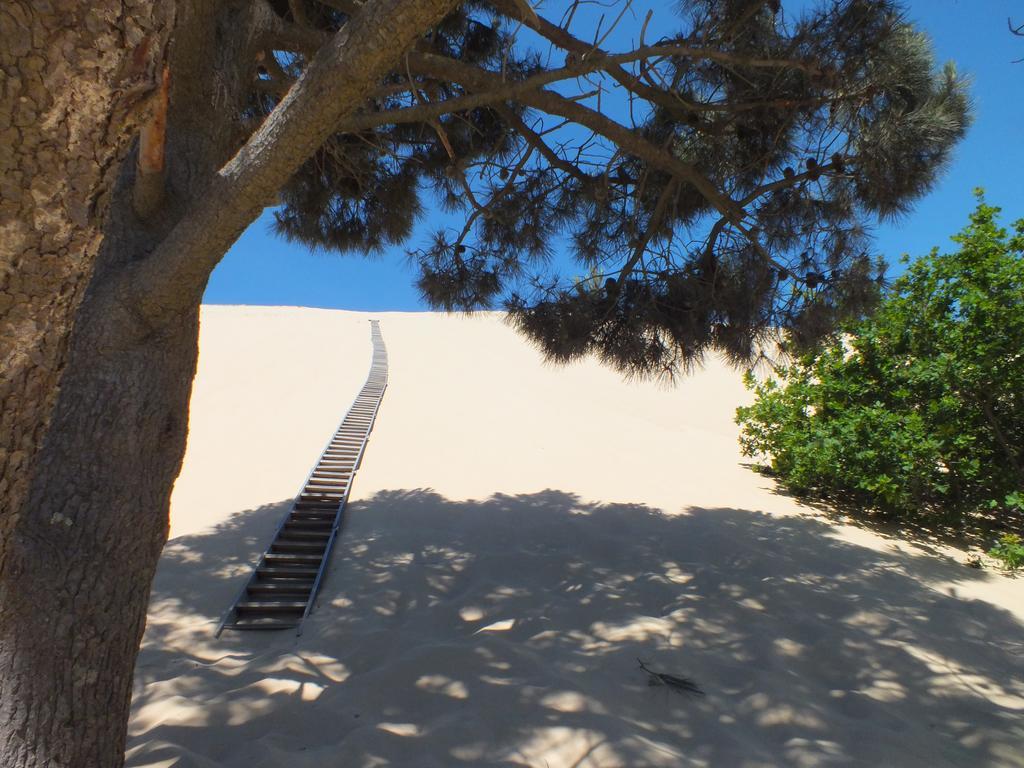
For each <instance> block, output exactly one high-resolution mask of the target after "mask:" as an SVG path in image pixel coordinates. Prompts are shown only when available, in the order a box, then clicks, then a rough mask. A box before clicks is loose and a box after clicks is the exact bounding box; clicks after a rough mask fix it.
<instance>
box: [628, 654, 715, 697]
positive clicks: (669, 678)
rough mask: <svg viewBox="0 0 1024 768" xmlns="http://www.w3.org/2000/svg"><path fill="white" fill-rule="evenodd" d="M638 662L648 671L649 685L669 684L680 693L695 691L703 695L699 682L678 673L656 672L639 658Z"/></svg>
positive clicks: (694, 692)
mask: <svg viewBox="0 0 1024 768" xmlns="http://www.w3.org/2000/svg"><path fill="white" fill-rule="evenodd" d="M636 661H637V664H639V665H640V669H642V670H643V671H644V672H646V673H647V684H648V685H667V686H668V687H669V688H671V689H672V690H674V691H678V692H679V693H693V694H696V695H698V696H703V695H704V691H702V690H701V689H700V688H699V687H697V684H696V683H695V682H693V680H690V679H688V678H685V677H677V676H676V675H669V674H667V673H665V672H655V671H653V670H652V669H649V668H648V667H647V665H646V664H644V663H643V662H642V661H640V659H637V660H636Z"/></svg>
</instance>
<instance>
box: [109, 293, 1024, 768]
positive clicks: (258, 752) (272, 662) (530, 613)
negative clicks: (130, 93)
mask: <svg viewBox="0 0 1024 768" xmlns="http://www.w3.org/2000/svg"><path fill="white" fill-rule="evenodd" d="M371 317H373V318H375V319H379V320H380V321H381V331H382V333H383V335H384V339H385V342H386V344H387V346H388V351H389V356H390V376H389V379H390V380H389V387H388V390H387V392H386V393H385V396H384V400H383V403H382V406H381V410H380V413H379V415H378V418H377V422H376V425H375V427H374V430H373V432H372V434H371V436H370V440H369V444H368V447H367V451H366V454H365V457H364V460H363V463H362V466H361V468H360V469H359V472H358V474H357V476H356V479H355V483H354V486H353V492H352V497H351V500H350V504H349V508H348V511H347V514H346V522H345V527H344V530H343V533H342V536H341V539H340V541H339V543H338V545H337V547H336V549H335V552H334V555H333V558H332V564H331V567H330V570H329V572H328V576H327V578H326V581H325V583H324V585H323V588H322V591H321V593H320V598H319V601H318V607H317V609H316V611H315V612H314V613H313V614H312V616H311V617H310V619H309V620H307V623H306V624H305V626H304V629H303V633H302V635H301V636H296V635H295V634H294V633H291V632H279V633H263V634H261V633H226V634H225V635H223V636H222V637H221V638H220V639H214V638H213V630H214V628H215V626H216V623H217V621H218V620H219V618H220V616H221V614H222V612H223V611H224V610H225V609H226V608H227V607H228V605H229V604H230V602H231V600H232V598H233V596H234V594H235V592H237V590H238V589H239V587H240V586H241V583H242V581H243V580H244V578H245V576H246V574H247V573H248V571H249V569H250V568H251V566H252V564H253V562H254V560H255V558H256V557H257V555H258V554H259V552H261V551H262V549H263V547H264V546H265V544H266V543H267V541H268V540H269V538H270V536H271V535H272V533H273V530H274V528H275V527H276V525H277V523H278V522H279V520H280V518H281V517H282V516H283V515H284V514H285V512H286V510H287V507H288V503H289V501H290V499H291V497H292V496H293V494H294V493H295V492H296V490H297V489H298V488H299V486H300V484H301V483H302V480H303V478H304V477H305V476H306V474H307V473H308V471H309V469H310V467H311V466H312V464H313V462H314V461H315V459H316V458H317V456H318V455H319V452H320V450H321V448H322V447H323V445H324V443H325V442H326V440H327V439H328V438H329V436H330V435H331V433H332V432H333V430H334V429H335V427H336V425H337V423H338V421H339V420H340V419H341V417H342V416H343V415H344V413H345V412H346V410H347V408H348V406H349V404H350V403H351V401H352V399H353V397H354V396H355V394H356V392H357V391H358V389H359V387H360V386H361V385H362V383H363V380H364V379H365V376H366V373H367V370H368V368H369V358H370V339H369V325H368V322H367V320H368V319H369V318H371ZM747 399H748V394H747V393H746V392H745V391H744V389H743V386H742V383H741V380H740V375H739V373H738V372H736V371H734V370H732V369H729V368H728V367H726V366H725V365H723V364H722V363H721V362H720V361H718V360H714V359H711V360H709V361H708V362H707V365H706V366H705V367H704V369H703V370H701V371H699V372H697V373H695V374H694V375H693V376H691V377H689V378H686V379H683V380H682V381H681V382H680V383H679V386H678V387H676V388H674V389H669V388H665V387H662V386H659V385H657V384H652V383H629V382H624V381H623V380H622V379H621V377H620V376H619V375H617V374H616V373H614V372H612V371H609V370H606V369H604V368H602V367H600V366H599V365H597V364H596V363H594V362H583V363H579V364H576V365H572V366H569V367H564V368H563V367H554V366H549V365H546V364H544V363H543V362H542V360H541V358H540V356H539V354H538V353H537V352H536V350H534V349H532V348H531V347H530V346H529V345H528V344H527V343H525V342H524V340H523V339H522V338H520V337H519V336H517V335H516V334H515V333H514V332H513V331H512V330H511V329H510V328H508V327H507V326H506V325H505V324H504V323H503V322H502V317H501V316H500V315H499V314H496V313H483V314H479V315H472V316H446V315H439V314H431V313H373V314H369V313H360V312H344V311H334V310H314V309H304V308H284V307H226V306H205V307H203V309H202V324H201V332H200V358H199V369H198V374H197V377H196V381H195V385H194V390H193V400H192V405H191V413H190V422H189V424H190V431H189V444H188V449H187V453H186V456H185V461H184V465H183V468H182V471H181V475H180V477H179V479H178V482H177V484H176V486H175V489H174V494H173V496H172V502H171V540H170V541H169V542H168V544H167V547H166V549H165V552H164V555H163V557H162V560H161V563H160V566H159V569H158V572H157V576H156V580H155V582H154V586H153V594H152V599H151V604H150V614H149V623H148V627H147V630H146V635H145V639H144V642H143V648H142V651H141V653H140V656H139V661H138V665H137V670H136V680H135V688H134V703H133V715H132V720H131V722H130V724H129V743H128V753H127V765H128V766H130V768H158V767H159V768H172V766H173V768H208V767H210V766H228V767H230V768H234V767H236V766H237V767H238V768H241V767H243V766H244V768H263V767H265V768H270V767H272V766H289V768H291V767H292V766H298V767H299V768H301V767H303V766H365V767H366V768H371V767H374V768H376V767H377V766H416V767H417V768H420V767H424V768H425V767H427V766H441V767H447V766H537V767H538V768H545V767H546V768H569V767H570V766H573V767H576V768H584V767H588V768H596V767H597V766H601V767H602V768H604V767H611V766H623V767H627V766H628V767H630V768H632V767H640V766H729V767H732V766H741V767H749V768H753V767H754V766H757V767H759V768H760V767H763V766H859V765H865V766H868V765H870V766H929V768H931V767H932V766H971V767H972V768H977V767H978V766H992V767H993V768H995V767H996V766H998V767H999V768H1003V767H1004V766H1024V753H1022V750H1021V745H1022V744H1024V661H1022V659H1024V654H1022V650H1024V580H1019V579H1018V580H1014V579H1010V578H1007V577H1005V576H1002V575H1000V574H998V573H994V572H990V571H976V570H973V569H969V568H965V567H964V566H963V564H962V560H963V557H962V553H959V552H957V551H956V550H953V549H950V548H946V547H941V546H938V545H934V544H927V545H925V544H914V543H912V542H905V541H899V540H896V539H893V538H887V537H883V536H881V535H879V534H877V533H874V532H871V531H868V530H865V529H862V528H856V527H852V526H848V525H842V524H838V523H835V522H832V521H829V520H827V519H826V518H824V517H823V516H821V515H820V514H818V513H815V512H813V511H812V510H809V509H806V508H804V507H801V506H800V505H799V504H797V503H796V502H795V501H794V500H793V499H791V498H790V497H788V496H786V495H784V494H780V493H778V492H777V491H776V490H775V488H774V485H773V483H772V482H771V481H770V480H768V479H766V478H764V477H762V476H759V475H757V474H755V473H754V472H752V471H750V469H749V468H748V467H747V466H746V465H745V463H744V461H743V459H742V458H741V457H740V455H739V450H738V447H737V443H736V429H737V428H736V426H735V425H734V424H733V422H732V417H733V412H734V409H735V407H736V406H737V405H739V404H742V403H744V402H746V401H747ZM637 658H642V659H643V660H644V661H645V662H647V663H648V664H650V665H651V666H652V667H653V668H655V669H658V670H659V671H664V672H670V673H673V674H677V675H683V676H686V677H689V678H692V679H694V680H695V681H696V682H697V683H698V684H699V685H700V686H701V688H702V689H703V690H704V691H705V694H706V695H705V696H702V697H698V696H687V695H681V694H679V693H676V692H673V691H670V690H668V689H666V688H664V687H651V686H648V685H647V678H646V676H645V675H644V673H643V672H642V671H640V670H639V669H638V667H637V662H636V659H637Z"/></svg>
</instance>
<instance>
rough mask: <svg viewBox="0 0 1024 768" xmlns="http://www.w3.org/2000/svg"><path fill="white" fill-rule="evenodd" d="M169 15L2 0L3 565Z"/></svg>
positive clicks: (100, 1) (145, 8) (144, 9)
mask: <svg viewBox="0 0 1024 768" xmlns="http://www.w3.org/2000/svg"><path fill="white" fill-rule="evenodd" d="M171 13H172V8H171V4H170V3H155V2H152V0H139V1H137V2H132V3H130V4H126V3H124V2H121V0H97V1H96V2H90V3H34V2H26V1H25V0H20V1H18V0H16V1H15V2H4V3H3V4H2V5H0V560H2V559H3V557H4V553H3V548H4V542H5V541H6V539H7V526H8V525H13V524H14V523H15V520H16V517H17V515H18V510H20V509H21V506H22V504H23V502H24V497H25V493H26V492H27V489H28V486H29V480H30V478H31V475H32V473H33V467H34V461H33V460H34V457H35V455H36V451H37V450H38V449H39V447H40V445H41V444H42V439H43V436H44V435H45V433H46V429H47V425H48V423H49V417H50V413H51V411H52V409H53V407H54V403H55V401H56V396H57V385H58V381H59V378H60V374H61V371H62V369H63V367H64V364H65V361H66V354H67V348H68V345H67V339H68V336H69V333H70V330H71V325H72V318H73V316H74V313H75V310H76V308H77V306H78V302H79V300H80V298H81V296H82V292H83V291H84V289H85V286H86V285H87V284H88V282H89V278H90V276H91V275H92V271H93V267H94V265H95V261H96V257H97V254H98V251H99V247H100V243H101V241H102V230H103V225H104V218H105V216H104V214H105V212H106V207H107V206H106V203H105V199H104V198H105V197H106V195H107V193H108V192H109V191H110V188H111V185H112V182H113V174H114V173H116V171H117V168H118V166H119V164H120V160H121V159H122V158H123V157H124V155H125V154H126V153H127V151H128V146H129V141H130V140H131V138H132V135H133V134H134V131H135V126H136V125H137V123H138V121H139V120H140V119H141V118H142V117H143V115H144V113H145V105H146V101H147V96H148V94H149V93H150V92H151V91H152V89H153V88H154V86H155V85H156V79H155V77H156V74H157V73H158V71H159V66H160V62H161V60H162V56H163V49H164V45H165V41H166V39H167V36H168V35H169V34H170V17H171Z"/></svg>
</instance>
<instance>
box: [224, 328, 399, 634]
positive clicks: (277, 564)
mask: <svg viewBox="0 0 1024 768" xmlns="http://www.w3.org/2000/svg"><path fill="white" fill-rule="evenodd" d="M370 335H371V338H372V340H373V363H372V364H371V366H370V375H369V377H368V378H367V379H366V384H364V385H363V388H362V390H361V391H360V393H359V396H358V397H356V400H355V402H354V403H353V404H352V407H351V408H350V409H349V412H348V413H347V414H346V416H345V418H344V419H342V422H341V424H340V425H339V427H338V430H337V431H336V432H335V433H334V437H332V438H331V441H330V442H329V443H328V444H327V447H326V448H325V449H324V452H323V453H322V454H321V455H320V459H319V461H317V463H316V466H314V467H313V471H312V472H310V473H309V477H307V478H306V482H305V483H303V486H302V490H300V491H299V494H298V496H296V497H295V501H294V502H292V507H291V509H290V510H289V512H288V514H287V515H286V516H285V518H284V520H282V521H281V524H280V525H279V526H278V528H277V531H276V533H275V534H274V540H273V541H272V542H271V543H270V546H269V547H268V548H267V551H266V552H264V553H263V555H262V556H261V557H260V561H259V564H258V565H257V566H256V568H255V569H254V570H253V572H252V575H251V576H250V577H249V580H248V581H247V582H246V584H245V586H244V587H243V588H242V591H241V592H239V594H238V597H236V598H235V601H234V603H233V604H232V605H231V607H230V608H229V609H228V612H227V613H226V614H225V615H224V618H223V619H222V620H221V622H220V625H219V626H218V627H217V633H216V636H217V637H220V633H221V632H223V631H224V630H225V629H291V628H299V630H300V632H301V625H302V621H303V619H305V618H306V617H307V616H308V615H309V612H310V611H311V610H312V608H313V602H314V600H315V599H316V595H317V591H318V590H319V589H320V582H321V580H322V579H323V576H324V571H325V570H326V568H327V562H328V560H329V558H330V555H331V548H332V547H333V546H334V541H335V539H336V538H337V537H338V529H339V527H340V525H341V521H342V515H343V513H344V511H345V503H346V502H347V501H348V493H349V489H350V488H351V487H352V478H353V476H354V475H355V472H356V470H357V469H359V462H360V460H361V459H362V456H363V451H364V450H365V448H366V441H367V440H368V439H369V436H370V430H371V429H373V421H374V418H376V416H377V410H378V409H379V408H380V401H381V399H382V398H383V397H384V390H385V388H386V387H387V380H388V353H387V348H386V347H385V346H384V337H383V336H381V333H380V324H379V322H378V321H376V320H371V321H370Z"/></svg>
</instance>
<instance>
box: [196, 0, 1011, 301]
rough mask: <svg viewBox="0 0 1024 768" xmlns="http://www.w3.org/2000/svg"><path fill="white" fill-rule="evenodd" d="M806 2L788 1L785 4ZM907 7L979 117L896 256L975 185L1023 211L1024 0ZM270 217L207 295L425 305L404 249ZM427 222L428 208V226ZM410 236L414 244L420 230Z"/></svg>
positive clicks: (945, 237) (940, 237)
mask: <svg viewBox="0 0 1024 768" xmlns="http://www.w3.org/2000/svg"><path fill="white" fill-rule="evenodd" d="M802 4H804V3H803V2H799V3H793V2H784V6H785V7H786V8H787V9H789V8H790V7H791V6H794V5H802ZM907 9H908V12H909V16H910V18H911V19H912V20H913V21H915V22H916V23H917V24H918V25H919V26H920V27H921V28H922V29H924V30H925V31H926V32H928V34H929V35H930V36H931V37H932V39H933V41H934V43H935V48H936V52H937V54H938V57H939V59H940V60H942V61H946V60H949V59H952V60H954V61H955V62H956V63H957V66H958V67H959V69H960V70H961V71H962V72H964V73H966V74H968V75H970V76H971V78H972V81H973V86H972V89H971V93H972V97H973V100H974V106H975V123H974V125H973V126H972V128H971V130H970V132H969V133H968V136H967V138H966V140H965V141H964V142H963V143H962V144H961V145H960V146H959V147H958V148H957V151H956V155H955V157H954V160H953V163H952V165H951V166H950V168H949V169H948V170H947V172H946V173H945V175H944V176H943V177H942V179H941V181H940V183H939V184H938V186H937V187H936V189H935V190H934V191H933V192H932V193H931V194H930V195H929V196H928V197H926V198H924V199H922V200H920V201H919V202H918V204H917V206H916V208H915V210H914V212H913V213H911V214H910V215H909V216H907V217H905V218H903V219H902V220H900V221H898V222H894V223H887V224H882V225H878V226H877V228H876V234H877V243H878V248H879V251H880V252H881V253H882V254H884V255H885V256H886V258H887V259H888V260H889V261H890V262H895V261H896V260H897V259H898V258H899V256H900V255H901V254H903V253H910V254H912V255H919V254H922V253H925V252H926V251H928V250H929V249H930V248H931V247H932V246H935V245H938V246H940V247H941V248H945V247H946V245H947V243H948V242H949V236H950V235H952V234H954V233H955V232H956V231H957V230H958V229H960V228H961V227H962V226H963V224H964V222H966V219H967V214H968V213H969V211H970V210H971V209H972V208H973V207H974V197H973V194H972V190H973V189H974V188H975V187H977V186H982V187H984V188H985V190H986V195H987V198H988V201H989V202H990V203H992V204H994V205H999V206H1001V207H1002V208H1003V211H1004V217H1005V219H1006V220H1007V221H1009V220H1012V219H1016V218H1021V217H1024V63H1021V64H1012V63H1011V62H1012V61H1013V60H1014V59H1019V58H1022V57H1024V38H1017V37H1013V36H1011V35H1010V34H1009V32H1008V30H1007V27H1006V20H1007V18H1008V17H1011V16H1012V17H1013V18H1014V19H1015V20H1016V22H1017V23H1020V22H1024V2H1021V0H913V1H912V2H908V3H907ZM609 47H614V46H612V45H611V44H609ZM271 221H272V216H271V214H270V213H269V212H265V213H264V214H263V216H262V217H260V219H258V220H257V221H255V222H254V223H253V224H252V226H250V227H249V229H248V230H246V232H245V233H244V234H243V235H242V237H241V238H239V240H238V242H237V243H235V245H234V246H233V247H232V248H231V250H230V251H229V252H228V254H227V255H226V256H225V258H224V260H223V261H222V262H221V264H220V265H219V266H218V267H217V269H216V270H215V271H214V273H213V275H212V277H211V278H210V283H209V285H208V287H207V290H206V295H205V297H204V300H205V301H206V303H210V304H267V305H296V306H307V307H325V308H335V309H353V310H366V311H382V310H422V309H426V307H425V306H424V305H423V303H422V301H421V300H420V298H419V295H418V294H417V291H416V289H415V287H414V285H413V282H414V280H415V272H414V270H413V268H412V266H411V265H410V264H409V262H408V259H407V258H406V256H405V251H404V249H402V248H395V249H393V250H392V251H391V252H389V253H387V254H385V255H384V256H381V257H377V258H373V259H366V258H362V257H357V256H339V255H337V254H333V253H311V252H310V251H309V250H308V249H306V248H305V247H302V246H298V245H294V244H291V243H287V242H285V241H284V240H282V239H281V238H278V237H276V236H275V235H274V234H273V233H272V232H271V229H270V224H271ZM430 229H431V221H430V216H429V215H428V217H427V221H426V222H425V227H424V233H425V232H427V231H430ZM409 245H410V246H413V247H414V246H415V245H417V240H416V239H415V237H414V239H413V240H412V241H410V243H409Z"/></svg>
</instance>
